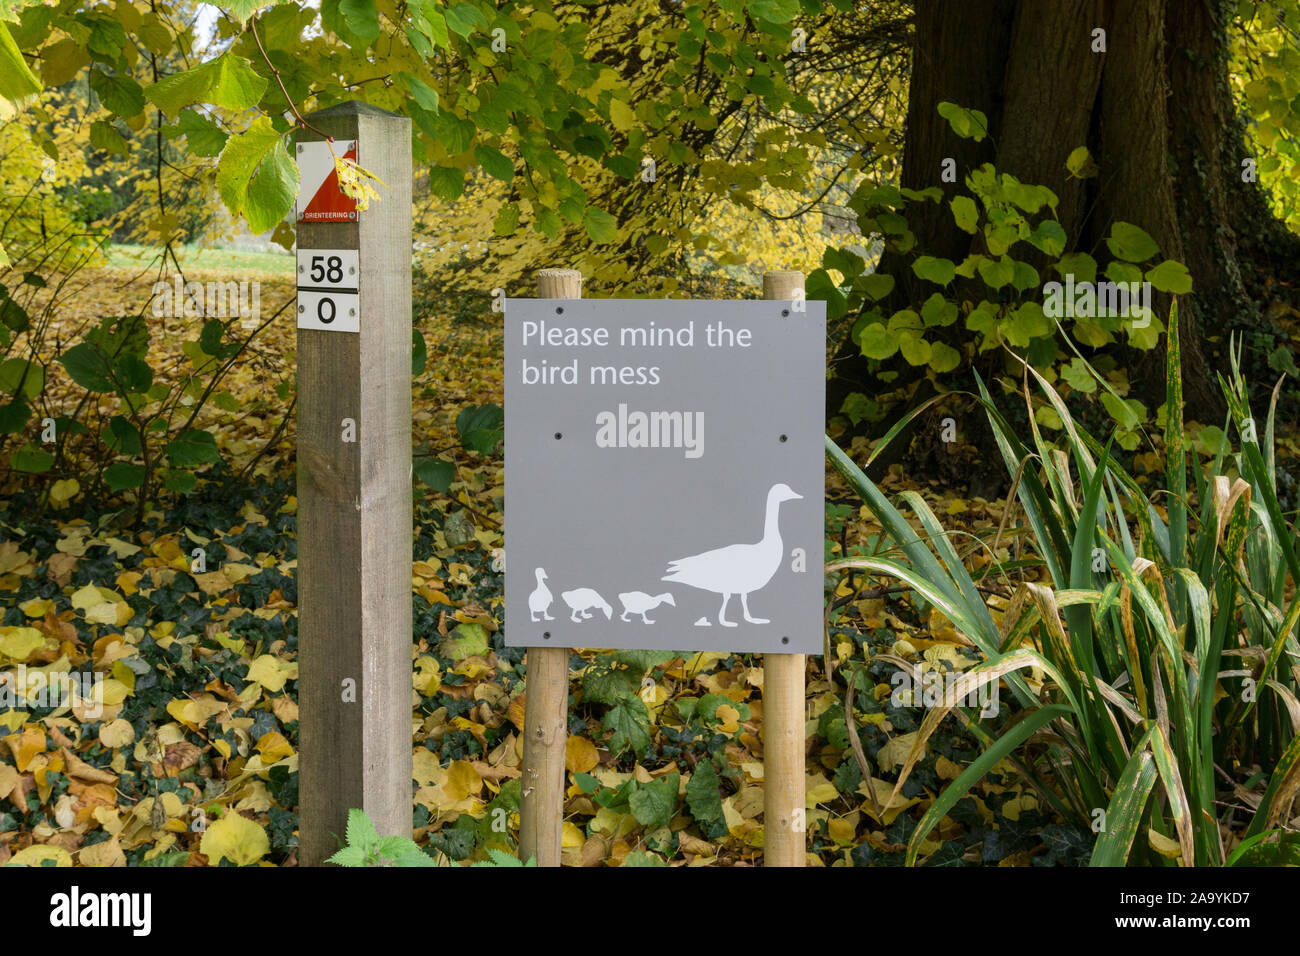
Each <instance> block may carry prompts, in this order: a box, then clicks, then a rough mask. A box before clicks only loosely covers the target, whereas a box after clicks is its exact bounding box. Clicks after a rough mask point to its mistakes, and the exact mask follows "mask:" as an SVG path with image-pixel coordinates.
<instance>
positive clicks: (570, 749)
mask: <svg viewBox="0 0 1300 956" xmlns="http://www.w3.org/2000/svg"><path fill="white" fill-rule="evenodd" d="M599 762H600V756H599V754H598V753H597V752H596V745H595V744H593V743H592V742H591V741H590V740H588V739H587V738H586V737H577V736H571V737H569V739H568V740H567V741H565V744H564V766H565V768H566V769H567V770H569V771H571V772H573V773H588V772H589V771H590V770H591V769H592V768H593V767H595V766H596V764H598V763H599Z"/></svg>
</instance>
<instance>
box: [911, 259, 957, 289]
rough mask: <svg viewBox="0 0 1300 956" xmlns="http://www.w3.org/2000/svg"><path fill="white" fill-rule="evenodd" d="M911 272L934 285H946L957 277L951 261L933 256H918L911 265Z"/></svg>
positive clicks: (955, 268)
mask: <svg viewBox="0 0 1300 956" xmlns="http://www.w3.org/2000/svg"><path fill="white" fill-rule="evenodd" d="M912 271H913V272H915V273H916V274H917V275H918V276H919V277H920V278H922V279H927V280H929V281H930V282H933V283H935V284H936V285H947V284H948V283H950V282H952V280H953V277H954V276H956V275H957V267H956V266H955V265H954V264H953V263H952V261H951V260H948V259H938V258H935V257H934V256H918V257H917V258H916V261H914V262H913V263H912Z"/></svg>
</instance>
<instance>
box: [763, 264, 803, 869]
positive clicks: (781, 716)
mask: <svg viewBox="0 0 1300 956" xmlns="http://www.w3.org/2000/svg"><path fill="white" fill-rule="evenodd" d="M803 282H804V278H803V273H802V272H769V273H767V274H765V275H764V276H763V298H765V299H777V300H779V299H787V300H790V301H791V302H792V303H793V301H794V299H795V297H796V295H798V297H799V298H801V299H802V297H803ZM805 662H806V658H805V655H803V654H764V655H763V865H764V866H803V865H804V860H805V857H806V853H807V845H808V844H807V837H806V834H805V831H806V829H807V827H806V824H805V820H804V817H805V812H804V802H805V781H804V743H803V723H804V710H805V706H804V674H805Z"/></svg>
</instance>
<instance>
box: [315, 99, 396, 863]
mask: <svg viewBox="0 0 1300 956" xmlns="http://www.w3.org/2000/svg"><path fill="white" fill-rule="evenodd" d="M308 121H309V122H310V123H311V124H312V125H313V126H315V127H317V128H319V129H320V130H323V131H324V132H326V133H327V134H329V135H331V136H332V137H333V138H334V140H335V147H336V150H337V152H338V155H339V156H343V155H344V150H343V149H342V148H340V146H341V144H342V143H345V142H352V143H355V149H356V158H357V162H358V164H359V165H360V166H362V167H363V168H365V169H368V170H370V171H371V172H373V173H374V174H375V175H376V176H378V177H379V179H380V180H382V181H383V183H384V184H386V185H385V186H377V188H378V189H379V190H380V199H379V200H377V201H374V202H373V203H372V204H371V206H370V208H369V209H366V210H364V211H356V210H355V207H354V205H353V204H352V203H351V201H350V200H348V199H347V197H344V196H342V194H341V193H340V192H339V191H338V189H337V185H336V183H335V181H334V180H333V179H331V178H329V176H328V172H327V168H326V167H322V162H326V163H328V162H332V161H331V160H330V158H329V153H328V151H324V152H322V149H321V147H320V145H319V144H320V143H321V142H322V137H321V136H319V135H317V134H316V133H313V132H303V133H301V134H300V137H299V140H298V144H299V146H298V157H297V158H298V162H299V166H300V169H302V171H303V173H304V182H303V190H304V196H305V197H306V199H304V198H303V197H301V196H300V205H299V213H298V218H299V223H298V290H299V291H298V659H299V662H300V676H299V684H298V686H299V691H300V696H299V701H300V707H301V716H300V720H301V724H300V728H301V740H300V744H299V746H300V753H299V776H300V779H301V799H300V812H301V816H300V824H299V846H298V861H299V863H300V864H301V865H303V866H319V865H321V863H322V862H323V861H324V860H325V858H326V857H328V856H330V855H332V854H333V853H334V852H335V851H336V850H337V849H338V843H337V842H336V841H335V838H334V835H337V836H338V837H339V838H340V839H342V838H343V835H344V833H345V829H346V827H347V817H348V810H349V809H351V808H359V809H361V810H364V811H365V812H366V813H367V814H368V815H369V816H370V819H371V820H373V821H374V824H375V826H376V828H377V829H378V830H379V832H380V833H381V834H383V835H405V836H410V834H411V557H412V554H411V539H412V526H411V121H410V120H409V119H407V118H405V117H401V116H397V115H395V114H392V113H388V112H385V111H384V110H381V109H377V108H376V107H372V106H368V105H366V104H364V103H356V102H353V103H343V104H340V105H338V106H334V107H331V108H329V109H326V110H321V111H320V112H317V113H313V114H312V115H311V116H309V117H308ZM313 144H316V145H313ZM309 167H310V169H309ZM309 172H310V177H309V175H308V174H309ZM311 177H316V178H319V177H324V178H323V179H321V181H320V183H319V184H318V183H317V182H316V180H315V178H311ZM349 207H351V208H352V209H353V211H352V212H351V213H350V214H349V212H348V211H347V209H348V208H349ZM304 210H305V211H304ZM340 210H342V211H340Z"/></svg>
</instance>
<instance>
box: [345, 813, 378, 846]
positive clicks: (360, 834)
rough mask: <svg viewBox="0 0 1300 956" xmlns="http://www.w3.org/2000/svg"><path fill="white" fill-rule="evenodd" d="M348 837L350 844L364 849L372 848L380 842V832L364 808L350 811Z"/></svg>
mask: <svg viewBox="0 0 1300 956" xmlns="http://www.w3.org/2000/svg"><path fill="white" fill-rule="evenodd" d="M347 838H348V846H354V847H357V848H359V849H361V850H362V851H365V850H368V849H370V848H371V847H372V846H373V845H374V844H376V843H378V842H379V832H378V831H377V830H376V829H375V825H374V823H373V822H371V820H370V817H368V816H366V813H365V811H364V810H355V809H354V810H349V811H348V829H347Z"/></svg>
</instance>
